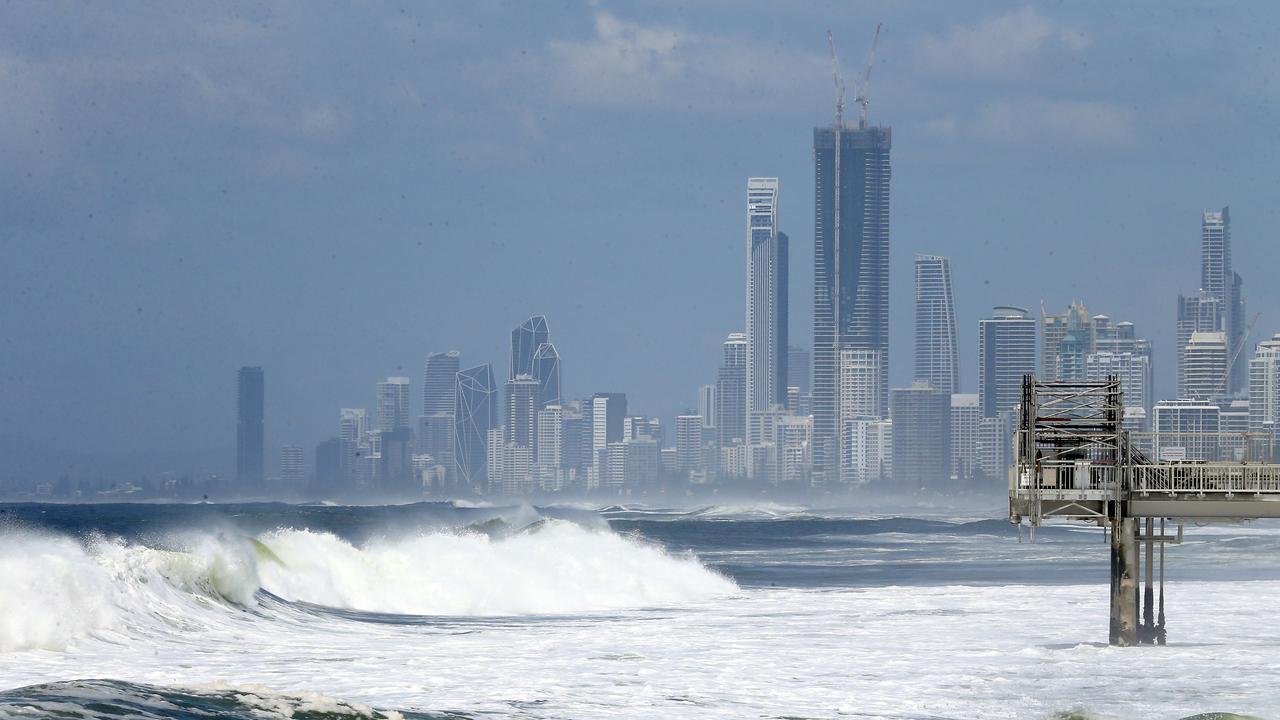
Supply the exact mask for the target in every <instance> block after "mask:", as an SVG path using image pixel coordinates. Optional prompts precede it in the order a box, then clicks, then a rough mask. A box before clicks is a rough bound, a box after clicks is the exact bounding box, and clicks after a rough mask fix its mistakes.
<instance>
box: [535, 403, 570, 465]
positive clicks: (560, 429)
mask: <svg viewBox="0 0 1280 720" xmlns="http://www.w3.org/2000/svg"><path fill="white" fill-rule="evenodd" d="M563 437H564V408H563V407H561V406H559V405H548V406H546V407H544V408H542V409H541V410H539V411H538V443H537V452H536V453H534V457H536V458H537V462H538V465H541V466H544V467H554V468H559V467H560V466H561V463H562V462H563V447H564V443H563Z"/></svg>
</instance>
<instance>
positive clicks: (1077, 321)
mask: <svg viewBox="0 0 1280 720" xmlns="http://www.w3.org/2000/svg"><path fill="white" fill-rule="evenodd" d="M1040 315H1041V336H1040V379H1041V380H1057V379H1058V366H1059V365H1060V364H1061V363H1060V359H1059V354H1060V353H1061V351H1062V342H1063V340H1064V339H1065V338H1066V336H1067V334H1068V333H1072V334H1073V336H1074V337H1073V339H1072V341H1071V342H1072V343H1079V342H1080V340H1081V337H1082V336H1085V337H1091V334H1092V325H1091V323H1090V322H1089V309H1088V308H1087V307H1085V305H1084V303H1082V302H1079V301H1078V300H1073V301H1072V302H1071V304H1070V305H1068V306H1067V311H1066V312H1064V313H1061V314H1052V313H1047V312H1045V311H1044V310H1043V309H1041V311H1040ZM1090 348H1091V346H1090V345H1086V347H1085V352H1091V349H1090ZM1082 361H1083V358H1082ZM1077 379H1079V378H1077Z"/></svg>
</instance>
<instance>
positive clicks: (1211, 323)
mask: <svg viewBox="0 0 1280 720" xmlns="http://www.w3.org/2000/svg"><path fill="white" fill-rule="evenodd" d="M1224 319H1225V315H1224V313H1223V309H1222V303H1221V302H1219V300H1218V299H1217V298H1215V297H1214V296H1213V295H1211V294H1210V293H1208V292H1206V291H1205V290H1201V291H1200V292H1198V293H1196V294H1195V295H1179V296H1178V326H1177V334H1176V336H1175V352H1176V358H1175V361H1176V363H1177V367H1176V371H1177V396H1178V397H1179V398H1185V397H1187V393H1186V387H1185V378H1183V376H1182V371H1183V366H1184V362H1183V356H1184V355H1185V354H1186V350H1187V344H1188V343H1189V342H1191V336H1192V335H1194V334H1196V333H1205V332H1221V333H1225V332H1226V326H1224V325H1223V320H1224Z"/></svg>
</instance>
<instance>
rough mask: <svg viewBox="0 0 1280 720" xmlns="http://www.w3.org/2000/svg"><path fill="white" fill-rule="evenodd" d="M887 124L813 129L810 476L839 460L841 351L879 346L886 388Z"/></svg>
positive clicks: (884, 392) (883, 393)
mask: <svg viewBox="0 0 1280 720" xmlns="http://www.w3.org/2000/svg"><path fill="white" fill-rule="evenodd" d="M891 145H892V131H891V129H890V128H887V127H862V128H857V129H854V128H847V127H840V126H835V125H833V126H829V127H818V128H814V131H813V151H814V286H813V416H814V424H813V435H814V468H815V470H814V472H815V481H818V482H822V481H825V480H826V479H827V478H830V477H833V476H834V474H835V471H836V469H837V466H838V459H839V457H840V452H839V428H838V427H837V416H838V412H839V407H840V403H839V397H838V395H839V363H840V350H842V349H859V350H875V351H877V352H879V354H880V355H879V357H880V363H881V377H880V380H879V382H878V383H877V389H876V391H877V393H878V394H879V395H880V402H879V405H880V407H887V406H888V388H889V363H890V359H889V180H890V168H889V151H890V147H891Z"/></svg>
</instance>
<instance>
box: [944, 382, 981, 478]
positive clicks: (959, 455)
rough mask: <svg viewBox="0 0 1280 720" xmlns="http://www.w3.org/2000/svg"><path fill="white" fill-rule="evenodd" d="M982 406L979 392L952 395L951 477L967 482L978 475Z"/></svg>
mask: <svg viewBox="0 0 1280 720" xmlns="http://www.w3.org/2000/svg"><path fill="white" fill-rule="evenodd" d="M981 424H982V408H981V407H979V406H978V396H977V394H976V393H975V394H959V393H956V394H953V395H952V396H951V477H952V479H954V480H956V481H957V482H961V483H967V482H971V481H973V480H974V479H976V478H977V477H978V462H977V460H978V456H977V450H978V428H979V427H980V426H981Z"/></svg>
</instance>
